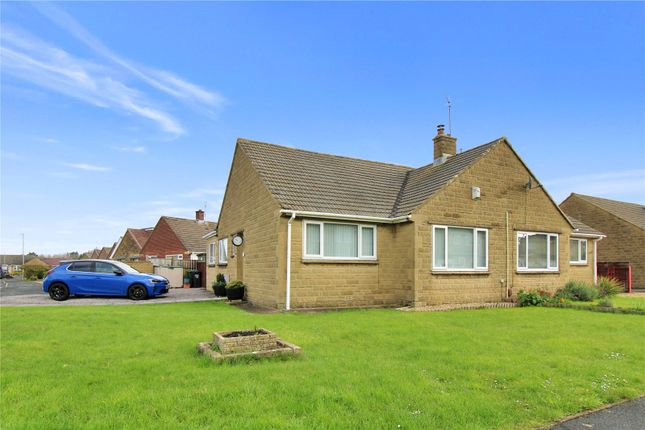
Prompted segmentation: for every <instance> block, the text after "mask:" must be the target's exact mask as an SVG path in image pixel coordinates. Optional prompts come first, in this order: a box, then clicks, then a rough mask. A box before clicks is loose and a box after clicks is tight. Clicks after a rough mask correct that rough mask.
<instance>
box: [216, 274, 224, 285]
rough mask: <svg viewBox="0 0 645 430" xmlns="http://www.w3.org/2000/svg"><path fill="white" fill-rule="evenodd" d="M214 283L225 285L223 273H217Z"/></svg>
mask: <svg viewBox="0 0 645 430" xmlns="http://www.w3.org/2000/svg"><path fill="white" fill-rule="evenodd" d="M215 282H216V283H218V284H224V285H226V276H224V274H223V273H218V274H217V276H215Z"/></svg>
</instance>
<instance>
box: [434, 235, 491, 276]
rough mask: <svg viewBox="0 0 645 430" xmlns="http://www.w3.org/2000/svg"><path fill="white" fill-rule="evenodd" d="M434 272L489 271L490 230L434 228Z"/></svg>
mask: <svg viewBox="0 0 645 430" xmlns="http://www.w3.org/2000/svg"><path fill="white" fill-rule="evenodd" d="M432 270H436V271H442V270H444V271H465V272H471V271H472V272H476V271H487V270H488V229H485V228H476V227H453V226H446V225H435V226H433V228H432Z"/></svg>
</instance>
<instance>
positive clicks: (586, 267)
mask: <svg viewBox="0 0 645 430" xmlns="http://www.w3.org/2000/svg"><path fill="white" fill-rule="evenodd" d="M577 239H587V263H586V264H571V265H570V267H569V279H571V280H574V281H584V282H587V283H589V284H593V283H594V282H595V281H594V276H593V275H594V261H595V260H594V250H593V248H594V247H593V244H594V240H593V239H591V238H588V237H581V238H577ZM567 246H568V245H567Z"/></svg>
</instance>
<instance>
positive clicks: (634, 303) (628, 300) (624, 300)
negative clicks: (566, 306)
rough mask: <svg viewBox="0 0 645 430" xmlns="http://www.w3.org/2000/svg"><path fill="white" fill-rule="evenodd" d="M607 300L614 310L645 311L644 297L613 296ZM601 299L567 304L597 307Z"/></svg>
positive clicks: (573, 301)
mask: <svg viewBox="0 0 645 430" xmlns="http://www.w3.org/2000/svg"><path fill="white" fill-rule="evenodd" d="M606 299H607V300H609V301H610V302H611V303H612V305H613V306H614V307H615V308H624V309H641V310H645V297H644V296H626V295H620V296H614V297H608V298H606ZM601 300H603V299H596V300H594V301H593V302H579V301H575V300H572V301H569V303H572V304H575V305H587V306H590V305H597V304H598V303H599V302H600V301H601Z"/></svg>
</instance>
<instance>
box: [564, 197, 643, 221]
mask: <svg viewBox="0 0 645 430" xmlns="http://www.w3.org/2000/svg"><path fill="white" fill-rule="evenodd" d="M572 196H576V197H579V198H580V199H582V200H584V201H586V202H588V203H591V204H592V205H594V206H597V207H599V208H601V209H603V210H605V211H607V212H609V213H610V214H612V215H614V216H616V217H618V218H620V219H622V220H624V221H627V222H629V223H631V224H634V225H635V226H637V227H640V228H642V229H645V206H643V205H641V204H638V203H629V202H621V201H618V200H609V199H603V198H600V197H593V196H586V195H584V194H577V193H571V196H569V197H572Z"/></svg>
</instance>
